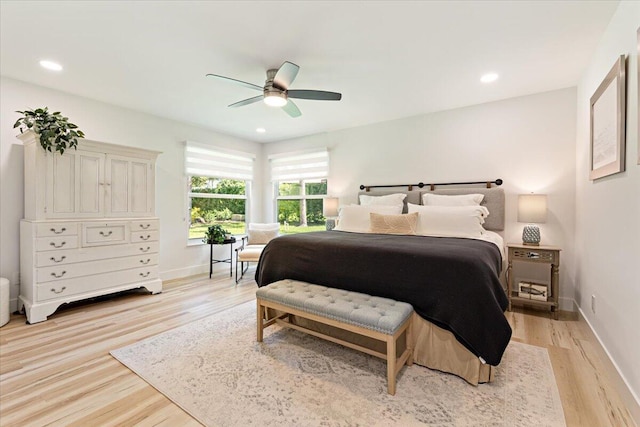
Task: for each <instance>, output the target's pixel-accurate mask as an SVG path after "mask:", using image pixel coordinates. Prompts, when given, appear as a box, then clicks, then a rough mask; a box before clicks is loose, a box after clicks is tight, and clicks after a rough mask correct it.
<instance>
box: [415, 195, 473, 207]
mask: <svg viewBox="0 0 640 427" xmlns="http://www.w3.org/2000/svg"><path fill="white" fill-rule="evenodd" d="M482 199H484V194H455V195H442V194H429V193H427V194H423V195H422V204H423V205H425V206H477V205H479V204H480V202H482Z"/></svg>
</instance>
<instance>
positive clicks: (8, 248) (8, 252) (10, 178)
mask: <svg viewBox="0 0 640 427" xmlns="http://www.w3.org/2000/svg"><path fill="white" fill-rule="evenodd" d="M0 94H1V95H0V177H1V179H0V184H1V185H0V275H1V276H2V277H7V278H8V279H9V280H10V281H11V282H12V289H11V299H12V304H13V307H14V308H15V298H16V297H17V295H18V288H17V286H16V285H17V272H18V271H19V270H20V269H19V252H18V248H19V231H18V225H19V221H20V219H22V217H23V212H24V207H23V204H24V199H23V191H24V185H23V147H22V144H21V142H20V141H19V140H18V139H17V138H16V137H15V135H16V134H17V133H18V130H17V129H13V124H14V123H15V121H16V120H17V119H18V117H19V114H18V113H15V110H24V109H30V108H37V107H43V106H48V107H49V109H50V110H52V111H61V112H62V113H63V114H64V115H65V116H67V117H69V120H70V121H72V122H73V123H75V124H77V125H78V126H79V127H80V129H82V130H83V131H84V132H85V134H86V136H87V138H88V139H92V140H96V141H103V142H110V143H114V144H121V145H129V146H133V147H140V148H148V149H152V150H158V151H162V154H161V155H160V156H159V157H158V162H157V166H156V186H157V196H156V214H157V215H158V216H159V217H160V222H161V232H160V235H161V238H160V264H159V267H160V277H161V278H162V279H171V278H176V277H183V276H187V275H190V274H194V273H200V272H204V271H208V256H209V254H208V250H209V248H208V246H202V245H199V246H190V247H187V220H188V218H187V210H186V202H187V199H186V193H185V191H186V178H185V177H184V148H183V141H185V140H191V141H197V142H201V143H205V144H212V145H216V146H220V147H227V148H233V149H235V150H240V151H246V152H250V153H255V154H256V155H257V157H260V155H261V154H260V153H261V149H262V148H261V145H260V144H257V143H254V142H249V141H244V140H239V139H237V138H233V137H230V136H227V135H223V134H220V133H216V132H213V131H210V130H206V129H203V128H198V127H195V126H190V125H187V124H184V123H178V122H175V121H171V120H168V119H163V118H160V117H155V116H151V115H148V114H143V113H139V112H135V111H131V110H127V109H123V108H119V107H115V106H112V105H108V104H104V103H100V102H97V101H93V100H90V99H86V98H81V97H78V96H73V95H69V94H66V93H62V92H58V91H54V90H50V89H45V88H43V87H39V86H34V85H30V84H27V83H24V82H20V81H17V80H13V79H8V78H2V79H1V80H0ZM256 163H257V169H258V170H257V173H258V174H259V173H260V162H256ZM253 191H254V192H255V194H260V192H261V191H262V189H261V186H260V183H259V182H257V183H256V184H255V185H254V186H253ZM256 199H257V200H259V199H258V198H256ZM250 209H251V210H250V212H249V215H250V217H251V218H258V219H259V218H260V216H261V210H262V206H261V204H260V203H254V204H253V205H252V206H251V208H250ZM217 249H218V250H223V248H222V247H219V248H217ZM224 250H225V254H226V253H227V252H226V251H227V250H228V247H225V248H224Z"/></svg>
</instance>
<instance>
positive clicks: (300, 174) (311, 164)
mask: <svg viewBox="0 0 640 427" xmlns="http://www.w3.org/2000/svg"><path fill="white" fill-rule="evenodd" d="M269 163H270V164H271V180H272V181H274V182H275V181H289V180H301V179H321V178H326V177H327V176H328V175H329V151H328V150H327V149H326V148H322V149H315V150H313V151H305V152H296V153H282V154H274V155H271V156H269Z"/></svg>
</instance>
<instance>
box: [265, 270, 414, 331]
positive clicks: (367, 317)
mask: <svg viewBox="0 0 640 427" xmlns="http://www.w3.org/2000/svg"><path fill="white" fill-rule="evenodd" d="M256 296H257V297H258V298H260V299H263V300H266V301H271V302H275V303H280V304H283V305H286V306H288V307H293V308H296V309H298V310H302V311H305V312H307V313H312V314H315V315H318V316H322V317H326V318H329V319H333V320H338V321H341V322H344V323H348V324H351V325H356V326H360V327H363V328H366V329H371V330H374V331H378V332H382V333H384V334H388V335H393V334H394V333H395V332H396V330H397V329H398V328H399V327H400V326H401V325H402V324H403V323H404V322H405V320H407V319H408V318H409V316H411V313H413V307H412V306H411V304H407V303H405V302H398V301H394V300H392V299H388V298H380V297H373V296H371V295H367V294H362V293H358V292H350V291H345V290H342V289H335V288H328V287H326V286H320V285H312V284H309V283H305V282H299V281H296V280H289V279H285V280H280V281H278V282H274V283H271V284H269V285H267V286H263V287H262V288H259V289H258V290H257V291H256Z"/></svg>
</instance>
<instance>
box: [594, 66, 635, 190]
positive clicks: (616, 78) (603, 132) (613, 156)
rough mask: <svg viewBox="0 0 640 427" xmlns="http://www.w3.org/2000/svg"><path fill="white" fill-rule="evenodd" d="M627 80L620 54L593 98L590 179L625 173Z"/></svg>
mask: <svg viewBox="0 0 640 427" xmlns="http://www.w3.org/2000/svg"><path fill="white" fill-rule="evenodd" d="M625 79H626V76H625V57H624V55H621V56H620V57H619V58H618V59H617V60H616V62H615V64H613V67H612V68H611V71H609V73H608V74H607V76H606V77H605V78H604V80H603V81H602V83H600V86H598V89H596V92H595V93H594V94H593V96H592V97H591V141H590V142H591V172H590V174H589V179H591V180H595V179H598V178H603V177H605V176H608V175H612V174H614V173H618V172H622V171H624V166H625V162H624V155H625V132H624V131H625V90H626V89H625Z"/></svg>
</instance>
